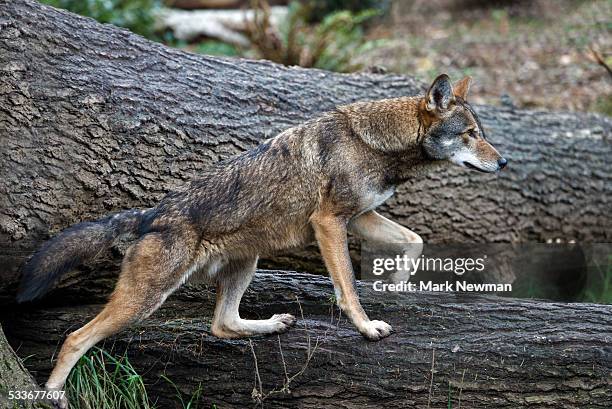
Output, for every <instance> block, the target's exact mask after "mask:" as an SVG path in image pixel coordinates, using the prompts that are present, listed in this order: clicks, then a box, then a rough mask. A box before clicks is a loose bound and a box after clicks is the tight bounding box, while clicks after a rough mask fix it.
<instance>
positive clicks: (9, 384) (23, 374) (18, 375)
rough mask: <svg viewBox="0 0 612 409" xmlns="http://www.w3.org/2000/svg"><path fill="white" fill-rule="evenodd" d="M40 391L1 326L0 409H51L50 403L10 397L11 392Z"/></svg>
mask: <svg viewBox="0 0 612 409" xmlns="http://www.w3.org/2000/svg"><path fill="white" fill-rule="evenodd" d="M40 389H41V388H39V387H38V385H36V383H35V382H34V379H32V376H31V375H30V374H29V373H28V371H27V370H26V369H25V368H24V366H23V363H22V362H21V359H19V357H18V356H17V355H16V354H15V352H14V351H13V349H12V348H11V346H10V345H9V343H8V341H7V340H6V338H5V336H4V332H3V331H2V327H1V326H0V408H15V409H18V408H50V405H49V404H48V402H46V401H43V400H40V401H37V402H32V401H27V400H26V401H23V400H15V399H12V398H10V396H9V391H13V392H21V391H37V390H40Z"/></svg>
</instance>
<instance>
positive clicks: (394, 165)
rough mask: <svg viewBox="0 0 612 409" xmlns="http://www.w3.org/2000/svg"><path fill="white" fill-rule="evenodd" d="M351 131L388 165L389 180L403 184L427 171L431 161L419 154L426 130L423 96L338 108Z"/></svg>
mask: <svg viewBox="0 0 612 409" xmlns="http://www.w3.org/2000/svg"><path fill="white" fill-rule="evenodd" d="M338 110H339V111H340V112H342V113H344V114H345V115H346V118H347V120H348V121H349V124H350V126H351V129H352V131H353V132H354V133H355V134H356V135H357V136H358V137H359V138H361V140H363V141H364V142H365V144H366V145H368V146H369V147H370V148H372V149H374V150H375V151H377V152H379V153H380V155H381V157H384V158H385V160H386V161H387V162H388V165H389V170H390V171H391V173H392V175H393V176H392V179H393V180H394V181H396V182H402V181H405V180H407V179H409V178H411V177H412V176H415V175H418V174H422V173H423V172H426V171H429V170H430V167H431V166H432V165H435V163H434V162H433V161H431V160H430V159H428V158H426V157H425V155H424V153H423V150H422V146H421V143H422V138H423V136H424V135H425V132H426V130H427V128H428V126H429V121H428V118H426V117H425V115H423V114H422V112H424V99H423V96H415V97H402V98H393V99H383V100H379V101H372V102H357V103H354V104H350V105H345V106H342V107H339V108H338Z"/></svg>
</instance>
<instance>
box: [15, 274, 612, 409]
mask: <svg viewBox="0 0 612 409" xmlns="http://www.w3.org/2000/svg"><path fill="white" fill-rule="evenodd" d="M332 294H333V290H332V286H331V283H330V282H329V280H328V279H327V278H324V277H320V276H313V275H307V274H297V273H293V274H292V273H271V272H267V273H261V272H260V273H259V274H258V275H257V276H256V278H255V280H254V282H253V285H252V286H251V289H250V290H249V291H248V292H247V295H246V297H245V299H244V301H243V303H242V313H243V316H248V317H251V318H258V317H259V318H267V317H269V316H270V315H271V314H275V313H283V312H291V313H293V314H295V315H296V316H298V317H301V314H302V313H301V311H303V314H304V318H303V319H299V320H298V324H297V326H296V328H293V329H291V330H290V331H289V332H287V333H286V334H283V335H281V336H280V337H277V336H271V337H267V338H254V339H252V343H253V349H254V351H255V354H256V356H257V369H258V371H259V377H260V378H261V383H262V388H261V390H260V387H259V381H258V379H257V375H256V372H255V361H254V358H253V352H252V350H251V347H250V341H249V340H234V341H227V340H220V339H217V338H214V337H212V336H211V335H210V328H209V320H210V317H211V314H212V309H213V305H214V304H213V303H214V299H215V296H214V293H213V292H211V291H209V290H206V289H196V288H195V287H188V288H186V289H184V290H182V291H180V292H179V293H178V294H176V295H175V296H173V297H171V299H170V300H168V301H167V303H166V304H165V305H164V306H163V307H162V308H161V310H160V311H158V312H156V313H155V314H154V315H153V316H152V317H150V318H149V319H148V320H147V321H146V322H144V323H143V324H142V325H141V326H139V327H135V328H132V329H131V330H129V331H126V332H124V333H122V334H120V335H119V336H117V337H116V338H114V339H112V340H108V341H107V342H106V345H105V346H106V347H107V348H114V350H115V351H116V352H117V353H123V351H124V350H125V348H126V347H127V348H128V354H129V357H130V361H131V362H132V364H133V365H134V366H135V368H137V370H138V371H139V372H140V373H142V374H144V376H145V378H146V381H147V382H149V383H150V386H149V387H148V390H149V392H150V393H151V394H152V396H153V398H157V397H159V398H160V399H161V403H163V405H162V407H164V408H172V407H175V406H174V404H172V403H171V401H172V400H173V395H174V389H173V388H172V387H171V386H170V385H169V384H168V383H167V382H165V381H162V380H160V379H159V375H160V374H161V373H165V374H166V376H168V378H169V379H171V380H172V381H173V382H175V383H176V384H177V386H178V387H179V389H180V390H181V391H182V392H183V393H185V394H186V395H190V394H192V393H193V392H194V391H195V390H196V389H197V387H198V385H200V384H201V387H202V399H203V403H204V404H203V405H201V406H200V407H211V404H212V403H215V404H217V407H218V408H245V407H252V406H256V405H255V404H256V402H257V401H256V399H253V398H252V393H253V390H254V389H255V390H256V391H257V392H261V391H263V396H267V398H266V399H265V400H264V404H265V407H266V408H317V409H318V408H364V407H376V408H381V407H384V408H407V407H410V408H413V407H415V408H425V407H432V408H442V407H447V406H448V402H449V400H451V402H452V407H453V408H455V407H464V408H512V409H515V408H555V409H559V408H587V407H588V408H609V407H610V402H612V378H611V376H610V371H611V370H612V334H611V333H610V328H612V306H603V305H593V304H556V303H539V302H533V301H519V300H513V299H505V298H499V297H493V296H470V295H465V294H433V293H430V294H427V293H417V294H411V293H400V294H391V293H375V292H374V291H373V290H372V288H371V286H369V285H367V284H366V283H361V284H360V295H361V300H362V301H363V303H364V307H365V309H366V311H368V313H369V314H370V316H371V317H372V318H377V319H384V320H387V321H388V322H389V323H390V324H392V325H393V327H394V329H395V330H396V333H395V334H393V335H392V336H391V337H389V338H387V339H384V340H382V341H380V342H377V343H372V342H368V341H366V340H364V339H363V338H362V337H361V336H360V335H359V334H358V333H357V332H356V331H355V330H354V328H353V327H352V325H351V324H350V323H348V322H346V320H345V318H344V317H341V318H339V316H338V311H337V309H336V308H335V307H332V304H330V298H331V296H332ZM298 300H299V302H298ZM99 308H100V306H98V305H92V306H87V307H60V308H52V309H47V310H45V311H31V312H27V311H24V312H20V313H19V314H16V315H14V316H13V317H12V318H10V319H9V320H8V321H7V322H6V325H5V326H6V332H7V336H8V337H10V339H11V340H12V342H13V343H14V345H15V346H19V353H20V354H21V355H23V356H26V355H31V354H36V355H35V356H34V357H32V358H29V359H28V360H27V361H26V365H27V367H28V368H29V369H30V370H31V371H33V373H34V374H36V377H37V378H39V380H40V381H42V380H43V379H44V378H45V376H46V375H47V373H48V372H49V369H50V365H51V361H50V359H49V357H51V356H53V353H54V352H56V351H57V348H58V346H59V345H58V340H59V339H62V338H63V336H64V335H65V334H66V333H67V332H69V331H71V330H74V329H75V328H76V327H77V326H78V325H80V324H82V323H84V322H85V321H86V319H87V318H89V317H91V316H92V315H93V314H94V313H95V312H96V311H98V310H99ZM309 348H310V351H311V356H312V358H311V360H310V362H309V363H308V364H307V365H306V368H305V370H304V371H303V373H301V374H300V375H298V376H296V377H295V378H294V379H293V380H292V381H291V382H290V384H289V387H288V389H289V390H290V392H289V393H281V392H278V393H270V391H272V390H276V391H280V390H281V389H282V388H283V383H284V380H285V379H286V378H285V373H284V367H283V360H284V363H285V365H286V367H287V374H288V376H289V377H290V378H291V377H292V376H293V375H295V374H296V373H298V372H299V371H301V369H302V368H304V366H305V362H306V361H307V357H308V355H309V353H308V350H309ZM281 350H282V355H281ZM432 369H433V372H432ZM432 376H433V380H432ZM255 395H257V394H255ZM174 400H176V399H174ZM459 401H461V404H459Z"/></svg>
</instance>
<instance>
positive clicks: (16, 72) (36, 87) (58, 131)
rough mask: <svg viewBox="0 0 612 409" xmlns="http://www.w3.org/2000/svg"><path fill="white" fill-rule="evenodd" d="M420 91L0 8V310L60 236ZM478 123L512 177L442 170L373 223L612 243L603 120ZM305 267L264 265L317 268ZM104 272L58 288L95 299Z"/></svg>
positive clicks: (489, 113)
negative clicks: (22, 275)
mask: <svg viewBox="0 0 612 409" xmlns="http://www.w3.org/2000/svg"><path fill="white" fill-rule="evenodd" d="M476 80H477V79H476ZM422 90H423V84H422V83H420V82H418V81H416V80H414V79H412V78H406V77H400V76H381V75H372V74H355V75H340V74H333V73H329V72H324V71H319V70H304V69H300V68H285V67H282V66H279V65H275V64H271V63H268V62H254V61H248V60H236V59H220V58H212V57H205V56H199V55H194V54H189V53H185V52H182V51H178V50H174V49H170V48H167V47H164V46H163V45H160V44H155V43H151V42H149V41H147V40H145V39H143V38H140V37H138V36H136V35H133V34H131V33H129V32H127V31H125V30H121V29H118V28H116V27H112V26H109V25H101V24H98V23H96V22H95V21H93V20H91V19H87V18H83V17H78V16H75V15H73V14H70V13H67V12H64V11H60V10H56V9H53V8H51V7H46V6H42V5H40V4H38V3H35V2H33V1H29V0H26V1H8V2H1V3H0V127H1V128H0V137H1V138H2V144H1V145H2V150H1V152H0V169H1V178H0V193H1V197H0V258H1V259H0V264H1V265H2V266H3V267H4V268H3V269H2V272H1V273H0V274H1V277H2V281H1V283H0V297H1V298H0V305H2V304H6V303H8V302H10V300H11V299H12V296H13V292H14V288H15V285H16V282H17V278H18V274H19V273H18V268H19V266H20V265H21V264H22V262H23V261H24V259H25V258H26V257H27V256H28V255H29V254H30V253H31V251H32V249H33V248H34V247H35V246H36V245H38V244H39V243H40V242H41V241H42V240H44V239H46V238H48V237H49V235H51V234H53V233H56V232H57V231H59V230H61V229H63V228H65V227H67V226H68V225H70V224H73V223H75V222H78V221H82V220H86V219H94V218H98V217H100V216H102V215H104V214H106V213H108V212H111V211H117V210H120V209H125V208H133V207H148V206H153V205H154V204H155V203H156V201H157V200H158V199H159V198H160V197H161V196H162V195H163V194H164V193H165V192H166V191H167V190H168V189H172V188H173V187H176V186H177V185H180V184H183V183H185V181H186V180H189V179H191V178H193V177H197V176H198V174H200V173H201V172H205V168H206V166H208V165H209V164H211V163H214V162H217V161H219V160H220V159H222V158H225V157H227V156H231V155H234V154H236V153H237V152H240V151H242V150H244V149H248V148H251V147H253V146H255V145H256V144H258V143H259V142H260V141H262V140H263V139H265V138H268V137H270V136H272V135H274V134H276V133H277V132H279V131H281V130H283V129H285V128H287V127H289V126H292V125H295V124H297V123H299V122H301V121H303V120H305V119H307V118H311V117H313V116H316V115H318V114H319V113H320V112H322V111H325V110H330V109H333V108H334V106H336V105H337V104H343V103H348V102H351V101H356V100H363V99H376V98H383V97H397V96H401V95H410V94H415V93H418V92H420V91H422ZM534 92H536V91H535V90H534ZM477 110H478V112H479V113H480V115H481V118H482V120H483V122H484V124H485V126H486V128H487V129H488V130H489V134H490V135H491V140H492V141H493V143H494V144H495V145H496V146H498V147H499V148H500V150H501V151H502V152H503V153H504V155H506V156H508V157H509V158H510V166H509V169H508V171H507V172H504V173H502V174H501V175H499V176H491V175H482V174H479V173H477V172H468V171H465V170H463V169H457V168H451V167H449V168H448V170H444V171H441V172H438V173H436V174H432V175H429V176H428V177H426V178H424V179H419V180H414V181H411V182H409V183H407V184H406V185H405V186H403V187H402V188H401V189H399V191H398V193H397V194H396V196H395V197H394V198H392V199H391V200H390V201H389V203H388V205H387V206H385V207H383V213H385V214H387V215H390V216H391V217H392V218H394V219H395V220H397V221H398V222H400V223H402V224H404V225H406V226H408V227H411V228H413V229H414V230H415V231H417V232H418V233H420V234H421V235H422V236H423V237H424V238H425V240H426V241H427V242H440V241H449V242H465V241H481V242H483V241H521V240H534V241H544V240H545V239H547V238H555V237H561V238H564V239H576V240H581V241H594V242H597V241H599V242H607V241H610V239H612V225H611V220H612V219H611V218H610V217H609V205H610V202H611V199H612V183H611V180H610V178H611V176H610V172H609V159H610V140H609V137H610V133H611V132H610V131H611V129H612V122H611V121H610V120H609V119H607V118H602V117H598V116H595V115H584V114H560V113H547V112H532V111H520V110H515V109H512V108H495V107H488V106H479V107H477ZM313 257H316V256H315V252H314V251H312V249H309V250H307V251H306V252H302V253H298V254H297V256H294V257H290V258H285V259H283V258H277V259H275V261H274V262H275V264H276V265H279V264H281V265H284V266H286V267H291V268H295V269H299V270H307V271H311V272H313V271H320V270H322V264H321V263H320V262H319V259H318V257H316V258H313ZM115 259H116V257H115V258H112V260H115ZM112 260H110V259H109V260H102V261H100V262H99V263H98V264H96V265H95V266H93V267H92V268H90V269H89V270H88V271H89V274H83V273H82V272H77V273H76V274H73V275H71V276H70V277H68V282H69V283H70V285H73V286H80V288H81V289H82V292H81V295H82V296H83V297H84V298H88V299H90V298H89V297H91V296H103V295H105V294H107V293H108V287H109V286H110V284H111V283H112V282H113V280H112V277H113V276H114V275H115V274H116V271H117V269H116V265H115V263H116V261H112ZM313 260H314V261H313ZM263 265H266V264H265V263H264V264H263ZM267 265H270V263H268V264H267ZM92 276H95V277H96V278H97V279H96V280H95V281H93V283H92V281H91V280H90V278H91V277H92ZM83 283H86V285H82V284H83ZM98 299H102V298H101V297H98Z"/></svg>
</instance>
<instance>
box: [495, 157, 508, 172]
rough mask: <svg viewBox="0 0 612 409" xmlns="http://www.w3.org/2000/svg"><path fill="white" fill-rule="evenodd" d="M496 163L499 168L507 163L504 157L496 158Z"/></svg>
mask: <svg viewBox="0 0 612 409" xmlns="http://www.w3.org/2000/svg"><path fill="white" fill-rule="evenodd" d="M497 164H498V165H499V168H500V169H503V168H505V167H506V165H507V164H508V161H507V160H506V158H499V159H498V160H497Z"/></svg>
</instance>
